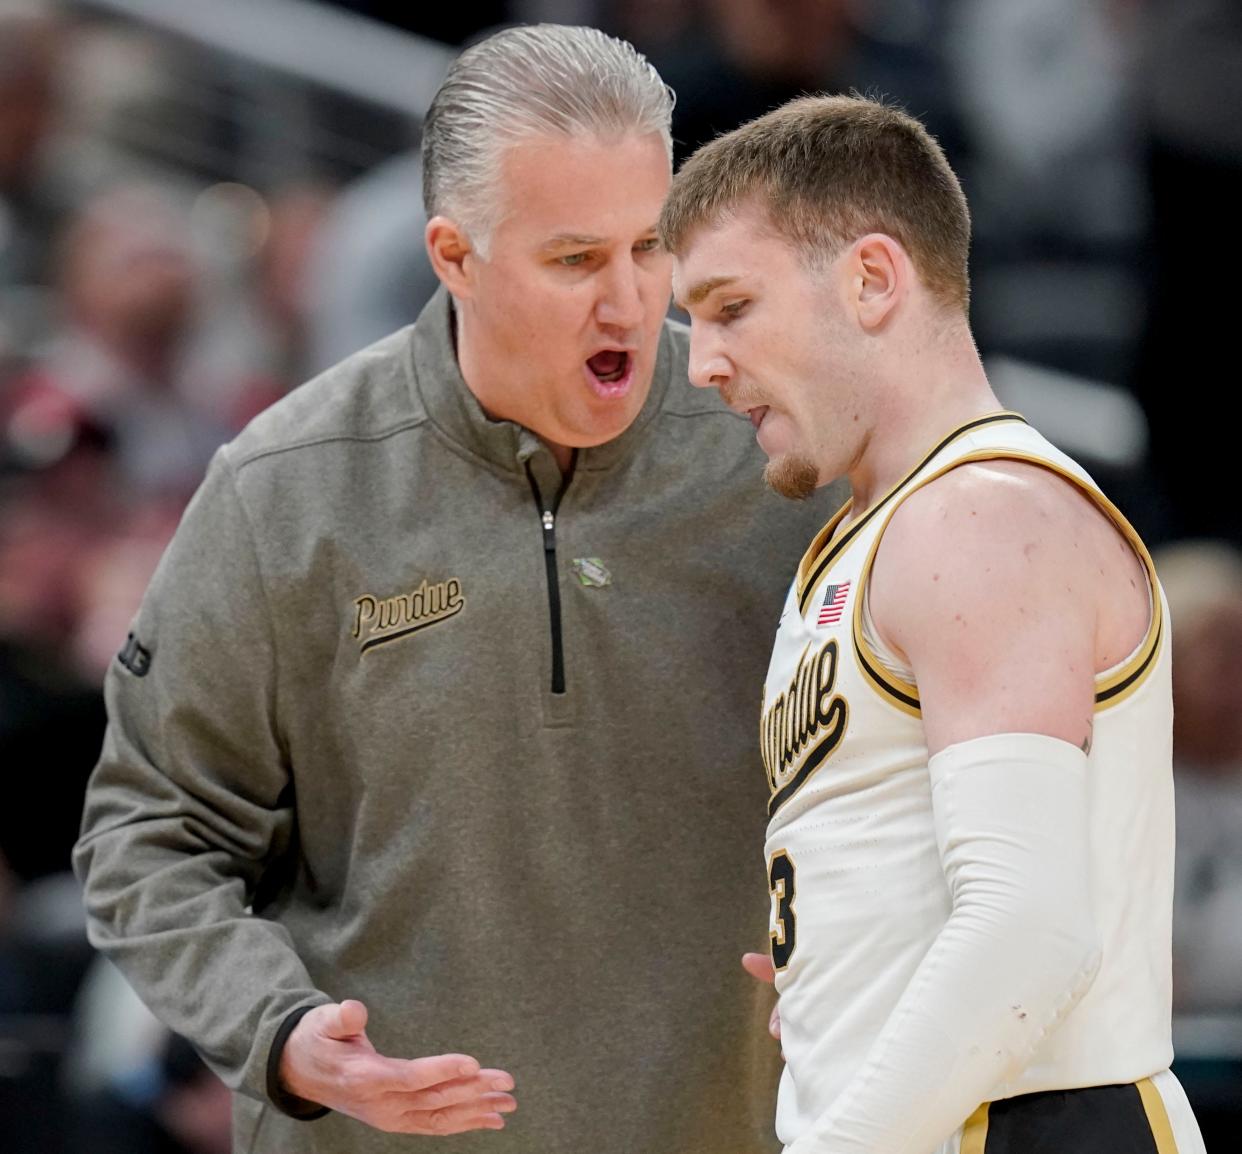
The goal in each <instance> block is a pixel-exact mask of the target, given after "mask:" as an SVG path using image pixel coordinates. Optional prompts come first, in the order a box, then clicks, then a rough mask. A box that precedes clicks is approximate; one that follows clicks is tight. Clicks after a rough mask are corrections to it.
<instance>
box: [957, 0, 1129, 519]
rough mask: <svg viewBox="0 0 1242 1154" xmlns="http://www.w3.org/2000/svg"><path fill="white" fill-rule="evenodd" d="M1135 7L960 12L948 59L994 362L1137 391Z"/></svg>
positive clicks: (976, 304) (1002, 0)
mask: <svg viewBox="0 0 1242 1154" xmlns="http://www.w3.org/2000/svg"><path fill="white" fill-rule="evenodd" d="M1133 8H1134V5H1133V3H1130V2H1128V0H1085V2H1084V0H951V3H949V5H948V13H949V23H948V28H947V35H946V39H945V47H946V60H947V63H948V73H949V77H950V81H951V87H952V92H953V95H954V99H955V100H956V102H957V105H958V108H959V109H960V114H961V118H962V123H963V128H964V141H963V143H964V146H965V153H966V156H965V157H964V165H963V169H962V171H963V176H964V181H965V183H966V185H967V191H968V194H969V196H970V204H971V212H972V215H973V218H974V221H973V226H974V228H973V231H974V237H973V241H972V254H971V265H972V273H973V281H974V285H973V287H974V291H973V293H972V300H971V313H972V320H973V322H974V325H973V327H974V329H975V331H976V333H977V336H978V339H979V341H980V344H981V345H982V346H983V348H984V351H985V352H987V353H1005V354H1007V355H1009V356H1012V357H1017V358H1021V359H1023V360H1027V361H1031V362H1034V363H1037V364H1042V365H1045V366H1049V367H1052V368H1055V369H1059V370H1061V371H1062V372H1066V373H1070V374H1073V375H1075V376H1077V377H1079V378H1083V379H1084V380H1085V382H1086V384H1088V385H1090V383H1091V382H1092V381H1102V382H1107V383H1112V384H1115V385H1122V384H1127V383H1128V382H1129V379H1130V375H1131V372H1132V368H1133V364H1134V360H1135V357H1136V355H1137V348H1138V343H1139V339H1140V336H1141V319H1142V317H1141V302H1142V284H1141V278H1140V275H1139V270H1138V258H1139V251H1140V245H1141V241H1142V237H1143V234H1144V229H1145V227H1146V200H1145V196H1144V191H1143V188H1142V183H1141V164H1140V133H1139V128H1138V124H1137V117H1136V116H1135V114H1134V109H1133V101H1132V89H1131V84H1132V75H1133V63H1134V57H1135V54H1136V45H1137V39H1138V33H1139V24H1138V21H1137V20H1136V19H1135V18H1134V17H1135V13H1134V12H1133V11H1132V9H1133ZM1140 528H1141V529H1142V530H1143V531H1144V532H1147V531H1149V530H1150V529H1151V526H1150V525H1149V524H1147V523H1144V524H1142V525H1141V526H1140Z"/></svg>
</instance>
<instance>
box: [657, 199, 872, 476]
mask: <svg viewBox="0 0 1242 1154" xmlns="http://www.w3.org/2000/svg"><path fill="white" fill-rule="evenodd" d="M838 264H839V261H838V262H833V263H831V264H829V265H828V266H827V267H826V268H825V269H824V270H823V271H816V272H811V271H809V270H808V269H807V268H806V266H805V265H804V264H803V263H801V262H800V261H799V259H798V256H797V254H796V252H795V251H794V249H793V248H792V247H791V246H790V245H789V244H788V243H786V242H785V241H783V240H781V239H779V238H778V237H776V236H775V235H774V233H773V231H772V229H771V228H770V227H769V226H767V225H766V221H765V220H764V219H763V217H762V216H761V215H760V214H759V212H758V211H756V210H754V209H743V210H741V211H740V212H738V213H736V214H733V215H730V216H729V217H727V218H726V219H724V220H722V221H721V222H720V223H719V224H718V225H716V226H714V227H702V228H699V229H698V230H696V231H695V232H694V233H693V234H692V235H691V237H690V241H689V244H688V246H687V247H686V249H685V251H684V252H683V253H682V254H680V255H679V257H678V258H677V260H676V262H675V267H674V272H673V284H674V288H675V290H676V294H677V300H678V301H679V302H680V303H681V305H682V307H683V308H685V309H686V310H687V311H688V312H689V314H690V322H691V323H690V380H691V382H692V383H693V384H695V385H698V386H700V387H706V388H713V387H714V388H718V389H719V390H720V395H721V397H722V399H723V400H724V402H725V404H727V405H728V406H729V407H730V408H731V409H734V410H735V411H737V412H739V413H745V414H746V415H747V416H749V417H750V420H751V422H752V424H754V426H755V429H756V436H757V439H758V441H759V445H760V447H761V448H762V449H763V451H764V452H765V453H767V455H768V466H767V469H766V471H765V473H764V476H765V478H766V479H767V481H768V483H769V484H770V485H771V486H772V487H773V488H774V489H775V490H776V491H777V492H778V493H781V494H783V495H784V496H787V497H806V496H809V495H810V493H811V492H812V491H813V490H814V489H815V487H816V486H817V485H822V484H826V483H827V482H828V481H830V480H832V479H833V478H834V477H838V476H841V475H842V474H843V473H845V472H846V470H847V468H848V466H849V464H850V463H851V460H852V458H853V455H854V453H855V451H856V446H855V445H854V444H853V443H852V441H851V432H850V429H851V426H855V427H856V426H857V425H858V404H857V402H858V400H859V396H860V386H859V377H858V374H857V373H855V372H853V371H852V370H851V368H850V352H851V349H852V348H853V344H852V342H851V338H852V337H853V335H854V334H853V333H852V332H851V331H850V326H849V324H848V322H847V317H846V313H845V309H844V307H843V303H842V301H841V298H840V294H839V293H838V291H837V288H836V285H837V282H838V280H839V279H840V276H839V274H840V269H839V268H838V267H837V266H838ZM853 439H854V440H856V439H857V438H853Z"/></svg>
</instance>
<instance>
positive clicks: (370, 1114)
mask: <svg viewBox="0 0 1242 1154" xmlns="http://www.w3.org/2000/svg"><path fill="white" fill-rule="evenodd" d="M366 1025H367V1009H366V1007H365V1006H364V1005H363V1004H362V1003H361V1002H358V1001H354V1000H348V1001H344V1002H341V1003H339V1004H330V1005H325V1006H316V1007H315V1008H314V1009H313V1010H311V1011H310V1012H309V1013H308V1014H306V1016H305V1017H303V1018H302V1020H301V1021H300V1022H299V1023H298V1024H297V1026H295V1027H294V1029H293V1032H292V1033H291V1034H290V1035H289V1039H288V1041H287V1042H286V1043H285V1047H284V1050H283V1051H282V1053H281V1060H280V1080H281V1085H282V1086H283V1088H284V1089H285V1090H286V1091H288V1092H289V1093H290V1094H293V1095H295V1096H296V1097H298V1098H302V1099H305V1100H306V1101H308V1102H318V1103H319V1104H320V1105H323V1106H327V1107H329V1108H330V1109H332V1110H336V1111H337V1112H338V1113H341V1114H347V1115H349V1117H351V1118H356V1119H358V1121H360V1122H365V1123H366V1124H367V1125H368V1126H374V1127H375V1128H376V1129H378V1130H385V1131H388V1132H390V1133H399V1134H460V1133H463V1132H464V1131H467V1130H500V1129H503V1127H504V1118H503V1115H504V1114H508V1113H510V1112H511V1111H513V1110H515V1109H517V1101H516V1100H515V1099H514V1098H513V1096H512V1095H511V1094H510V1093H509V1091H510V1090H512V1089H513V1078H512V1076H511V1075H509V1074H507V1073H505V1071H503V1070H483V1069H480V1068H479V1063H478V1062H477V1061H476V1060H475V1059H474V1058H471V1057H469V1056H467V1055H465V1054H438V1055H436V1056H434V1057H429V1058H413V1059H404V1058H388V1057H385V1056H384V1055H382V1054H380V1053H378V1052H377V1051H376V1049H375V1047H374V1046H373V1045H372V1044H371V1041H370V1039H369V1038H368V1037H367V1034H366Z"/></svg>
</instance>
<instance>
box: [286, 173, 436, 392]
mask: <svg viewBox="0 0 1242 1154" xmlns="http://www.w3.org/2000/svg"><path fill="white" fill-rule="evenodd" d="M426 224H427V217H426V214H425V213H424V212H423V176H422V163H421V161H420V159H419V156H418V153H416V152H414V153H409V154H407V155H404V156H399V157H396V158H395V159H393V160H390V161H387V162H386V163H384V164H381V165H379V166H378V167H377V168H375V169H373V170H372V171H371V172H369V173H367V174H366V175H365V176H363V177H362V178H360V179H359V180H357V181H355V182H354V183H353V184H351V185H349V186H348V187H347V188H346V189H345V191H344V192H343V193H342V194H341V195H340V197H339V199H338V200H337V203H336V205H335V206H334V208H333V209H332V211H331V212H330V214H329V215H328V217H327V219H326V221H325V222H324V226H323V229H322V232H321V233H320V236H319V239H318V242H317V245H316V251H315V253H314V256H313V259H312V260H311V263H310V271H309V278H310V279H309V286H308V297H309V307H310V310H311V317H312V321H313V369H314V371H316V372H318V371H320V370H322V369H326V368H329V367H330V366H332V365H334V364H336V363H337V361H340V360H343V359H344V358H345V357H347V356H348V355H349V354H350V353H353V352H357V350H358V349H361V348H364V347H365V346H367V345H369V344H371V342H372V341H377V340H379V339H380V337H384V336H387V335H388V334H389V333H391V332H395V331H396V330H397V329H399V328H402V327H403V326H405V325H408V324H412V323H413V321H414V318H415V317H416V316H418V314H419V312H420V311H421V310H422V307H423V305H425V304H426V303H427V301H428V300H430V298H431V294H432V293H433V292H434V291H435V289H436V287H437V285H438V284H439V281H437V280H436V277H435V274H434V273H433V272H432V271H431V262H430V261H429V260H428V259H427V250H426V247H425V245H424V243H423V229H424V228H425V226H426Z"/></svg>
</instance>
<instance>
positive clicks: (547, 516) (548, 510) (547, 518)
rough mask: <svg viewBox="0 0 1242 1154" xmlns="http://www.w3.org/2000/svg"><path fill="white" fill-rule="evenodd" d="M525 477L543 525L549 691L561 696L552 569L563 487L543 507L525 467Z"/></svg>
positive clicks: (557, 593)
mask: <svg viewBox="0 0 1242 1154" xmlns="http://www.w3.org/2000/svg"><path fill="white" fill-rule="evenodd" d="M526 478H527V480H529V481H530V488H531V492H532V493H534V495H535V505H536V507H537V508H538V509H539V519H540V524H541V525H542V526H543V562H544V568H545V569H546V571H547V576H548V615H549V617H550V619H551V623H552V692H553V693H564V692H565V644H564V640H563V638H562V634H561V586H560V581H559V580H558V578H557V567H556V510H557V507H558V506H559V505H560V503H561V494H562V493H564V491H565V486H564V484H562V485H561V488H560V490H559V491H558V492H557V494H556V498H555V500H553V501H552V503H551V504H550V505H545V504H544V502H543V498H542V496H541V495H540V493H539V485H538V483H537V482H536V481H535V476H534V474H533V473H532V472H531V471H530V466H529V465H527V466H526Z"/></svg>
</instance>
